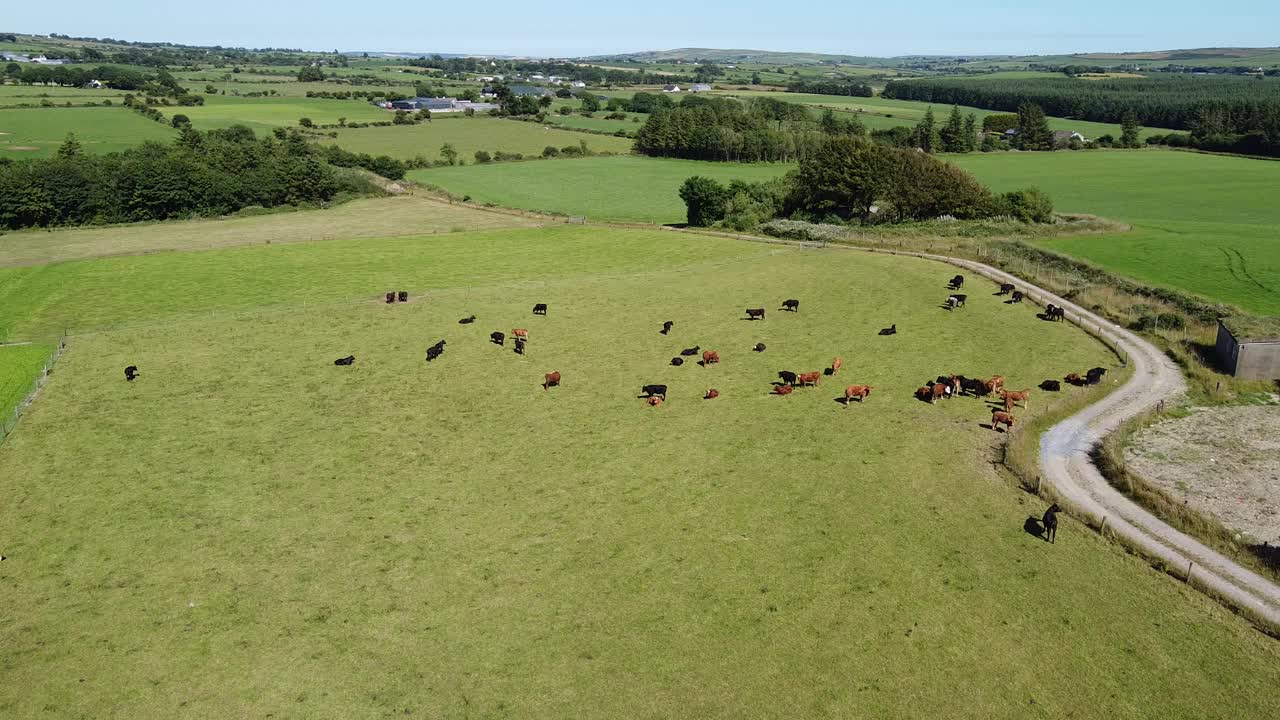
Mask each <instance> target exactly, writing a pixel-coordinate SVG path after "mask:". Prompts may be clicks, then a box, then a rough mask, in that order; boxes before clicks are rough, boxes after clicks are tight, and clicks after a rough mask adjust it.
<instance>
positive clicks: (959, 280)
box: [950, 275, 964, 290]
mask: <svg viewBox="0 0 1280 720" xmlns="http://www.w3.org/2000/svg"><path fill="white" fill-rule="evenodd" d="M950 285H951V289H952V290H959V289H960V288H961V287H963V286H964V276H963V275H957V276H955V277H953V278H951V283H950Z"/></svg>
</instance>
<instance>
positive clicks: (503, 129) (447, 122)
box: [320, 101, 631, 164]
mask: <svg viewBox="0 0 1280 720" xmlns="http://www.w3.org/2000/svg"><path fill="white" fill-rule="evenodd" d="M328 102H334V101H328ZM390 118H391V116H390V114H387V115H386V116H384V117H383V118H381V119H383V120H389V119H390ZM337 133H338V136H337V137H336V138H328V137H326V138H323V139H322V140H321V141H320V142H322V143H326V144H334V145H338V146H340V147H342V148H343V149H344V150H350V151H352V152H362V153H369V154H371V155H390V156H391V157H395V158H400V159H402V160H408V159H411V158H413V157H415V156H418V155H421V156H424V157H426V158H428V159H431V160H439V159H440V146H441V145H444V144H445V143H450V144H452V145H453V147H454V149H455V150H457V151H458V154H459V156H460V157H461V159H462V160H464V161H466V162H467V163H468V164H470V163H472V162H473V161H474V158H473V156H474V154H475V151H477V150H485V151H487V152H489V153H493V152H494V151H495V150H502V151H504V152H513V153H515V152H518V153H522V154H524V155H526V156H531V157H537V156H540V155H541V154H542V150H543V148H545V147H547V146H548V145H552V146H554V147H556V148H557V149H559V148H563V147H565V146H567V145H574V146H577V145H578V144H579V143H583V142H585V143H586V144H587V147H588V148H590V149H591V150H592V151H594V152H611V153H629V152H631V140H630V139H629V138H619V137H611V136H608V135H592V134H588V133H579V132H573V131H570V130H561V129H558V128H554V127H549V126H546V125H539V124H537V123H529V122H520V121H517V120H506V119H502V118H492V117H471V118H469V117H461V116H453V117H446V116H439V115H437V116H435V117H434V118H433V119H432V120H431V122H426V123H418V124H416V125H393V126H391V127H370V128H351V129H346V130H338V131H337Z"/></svg>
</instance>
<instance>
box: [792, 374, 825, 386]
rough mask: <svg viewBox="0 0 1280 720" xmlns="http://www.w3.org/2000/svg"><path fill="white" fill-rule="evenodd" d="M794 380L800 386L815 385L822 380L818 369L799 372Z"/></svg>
mask: <svg viewBox="0 0 1280 720" xmlns="http://www.w3.org/2000/svg"><path fill="white" fill-rule="evenodd" d="M796 381H797V382H798V384H799V385H800V387H804V386H806V385H812V386H814V387H817V386H818V385H819V384H821V382H822V373H821V372H820V371H819V372H807V373H800V374H799V375H797V376H796Z"/></svg>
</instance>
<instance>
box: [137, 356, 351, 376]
mask: <svg viewBox="0 0 1280 720" xmlns="http://www.w3.org/2000/svg"><path fill="white" fill-rule="evenodd" d="M355 361H356V356H355V355H348V356H346V357H344V358H338V359H337V360H334V361H333V364H334V365H350V364H351V363H353V362H355ZM125 372H128V370H126V371H125Z"/></svg>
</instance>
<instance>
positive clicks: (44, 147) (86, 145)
mask: <svg viewBox="0 0 1280 720" xmlns="http://www.w3.org/2000/svg"><path fill="white" fill-rule="evenodd" d="M67 133H75V136H76V140H78V141H80V149H81V150H82V151H84V152H88V153H108V152H114V151H117V150H124V149H125V148H128V147H132V146H134V145H141V144H142V143H144V142H146V141H147V140H155V141H157V142H168V141H169V140H170V139H172V138H173V136H174V135H175V131H174V130H173V128H171V127H169V126H168V125H165V124H161V123H158V122H156V121H154V120H148V119H147V118H144V117H142V116H141V115H139V114H138V113H136V112H134V111H132V110H130V109H128V108H125V107H72V108H16V109H8V110H0V158H6V159H14V160H16V159H20V158H28V157H51V156H52V155H53V154H54V153H56V152H57V151H58V146H60V145H62V143H63V141H65V140H66V139H67Z"/></svg>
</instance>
